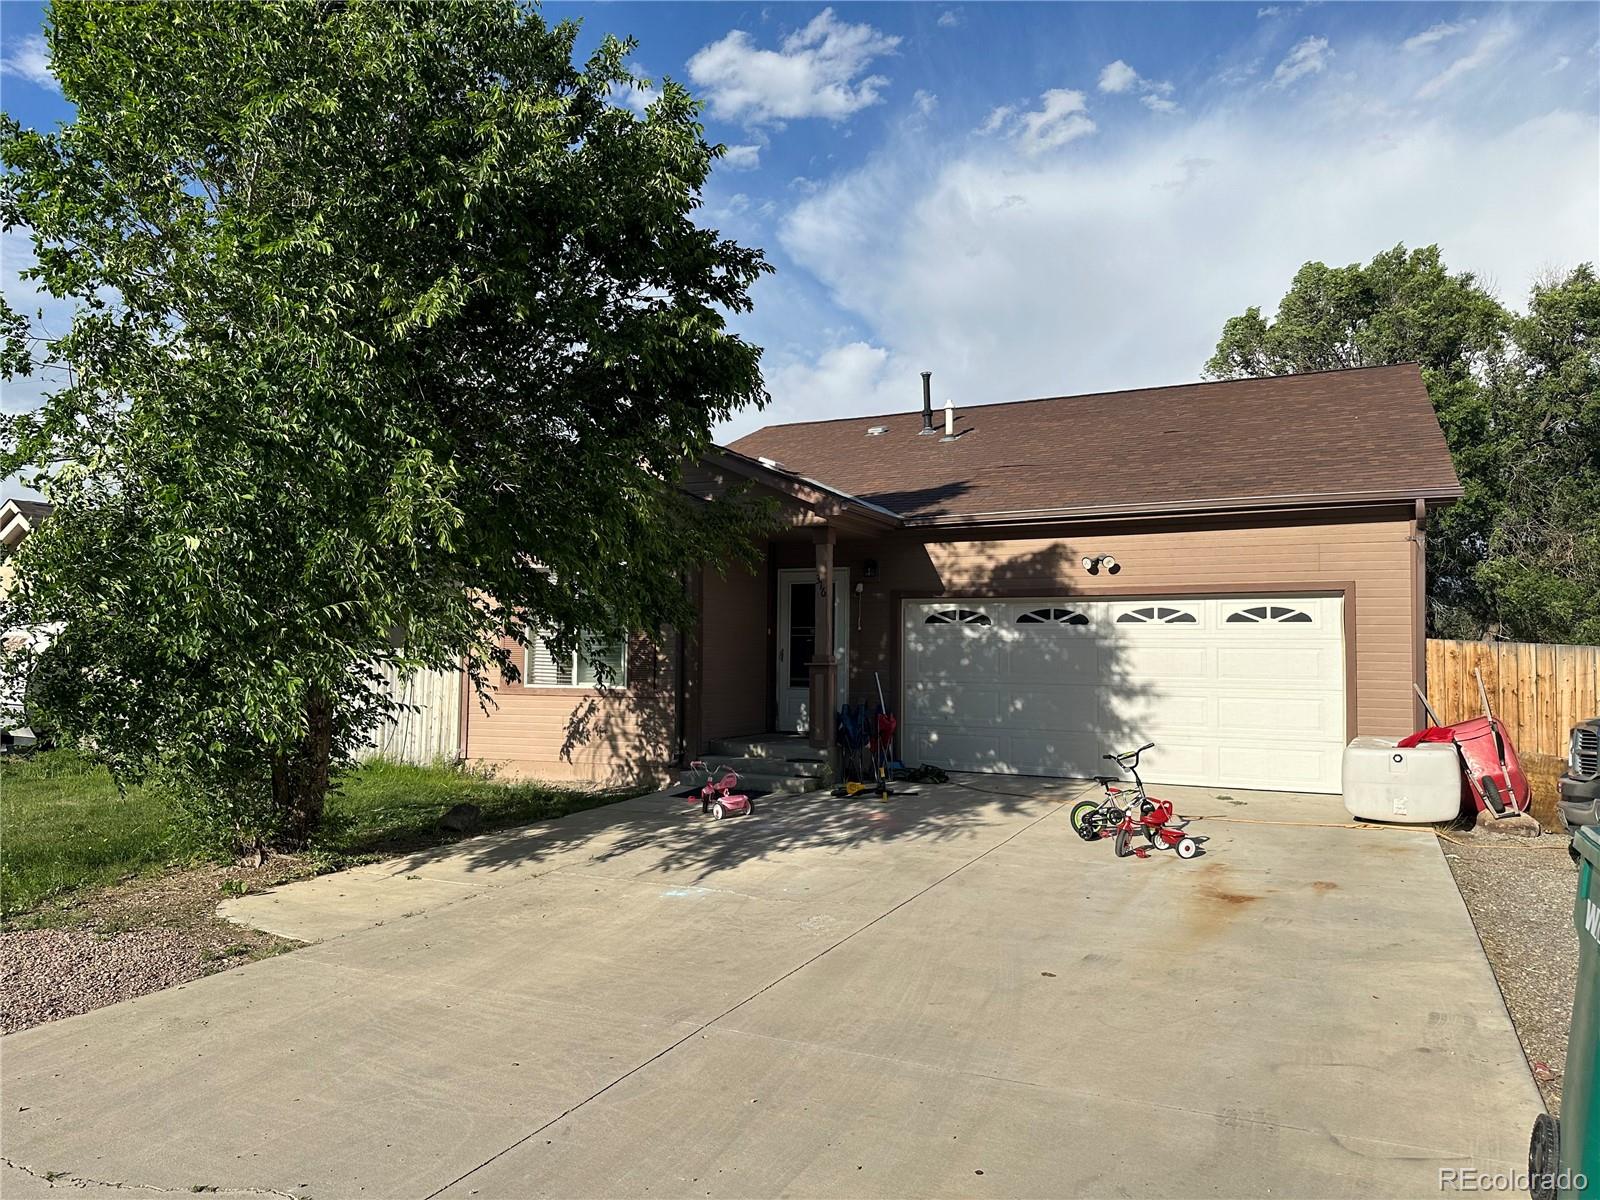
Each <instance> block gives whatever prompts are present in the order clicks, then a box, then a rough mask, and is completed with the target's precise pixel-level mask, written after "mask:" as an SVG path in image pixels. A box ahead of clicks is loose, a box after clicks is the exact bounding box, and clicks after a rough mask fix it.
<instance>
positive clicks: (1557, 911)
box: [1440, 830, 1578, 1113]
mask: <svg viewBox="0 0 1600 1200" xmlns="http://www.w3.org/2000/svg"><path fill="white" fill-rule="evenodd" d="M1440 837H1441V839H1442V840H1441V841H1440V848H1441V849H1442V850H1443V851H1444V856H1445V861H1446V862H1448V863H1449V864H1450V872H1451V874H1452V875H1454V876H1455V880H1456V886H1457V887H1458V888H1460V889H1461V896H1462V899H1464V900H1465V901H1466V903H1467V911H1468V912H1470V913H1471V914H1472V923H1473V925H1474V926H1476V927H1477V930H1478V939H1479V940H1480V941H1481V942H1482V943H1483V949H1484V953H1485V954H1487V955H1488V957H1489V964H1490V966H1492V967H1493V968H1494V974H1495V979H1496V980H1498V981H1499V984H1500V993H1501V995H1502V996H1504V997H1505V1001H1506V1008H1507V1010H1508V1011H1509V1012H1510V1013H1511V1022H1512V1024H1513V1025H1515V1026H1516V1030H1517V1037H1518V1038H1519V1039H1520V1040H1521V1042H1522V1050H1523V1053H1525V1054H1526V1055H1527V1056H1528V1062H1529V1064H1530V1065H1531V1066H1532V1067H1533V1076H1534V1079H1535V1081H1536V1082H1537V1083H1538V1085H1539V1091H1540V1093H1541V1094H1542V1095H1543V1096H1544V1100H1545V1104H1546V1106H1547V1107H1548V1108H1549V1109H1550V1111H1551V1112H1552V1113H1559V1112H1560V1109H1561V1073H1562V1071H1563V1070H1564V1069H1565V1067H1566V1062H1567V1031H1568V1029H1569V1027H1570V1026H1571V1023H1572V998H1573V992H1574V990H1575V989H1576V987H1577V981H1578V936H1577V931H1576V930H1575V929H1574V928H1573V925H1572V904H1573V898H1574V897H1575V896H1576V895H1577V891H1578V869H1577V867H1575V866H1574V865H1573V863H1572V859H1571V857H1570V856H1569V855H1568V854H1567V842H1568V839H1567V838H1566V837H1565V836H1562V835H1557V834H1545V835H1544V836H1542V837H1539V838H1535V839H1531V840H1526V841H1525V840H1523V839H1520V838H1511V837H1505V836H1502V835H1500V834H1494V833H1483V832H1479V831H1476V830H1472V831H1466V832H1462V831H1457V830H1452V831H1450V832H1449V833H1442V834H1440Z"/></svg>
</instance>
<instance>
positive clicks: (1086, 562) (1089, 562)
mask: <svg viewBox="0 0 1600 1200" xmlns="http://www.w3.org/2000/svg"><path fill="white" fill-rule="evenodd" d="M1094 564H1095V560H1094V559H1093V558H1091V557H1090V556H1089V555H1087V554H1085V555H1084V556H1083V569H1084V570H1085V571H1092V570H1094Z"/></svg>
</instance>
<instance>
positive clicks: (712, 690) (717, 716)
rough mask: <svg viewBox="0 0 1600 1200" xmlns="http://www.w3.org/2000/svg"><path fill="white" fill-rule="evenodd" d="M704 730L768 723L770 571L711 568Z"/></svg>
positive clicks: (757, 728)
mask: <svg viewBox="0 0 1600 1200" xmlns="http://www.w3.org/2000/svg"><path fill="white" fill-rule="evenodd" d="M701 613H702V627H703V628H704V629H705V646H704V648H703V650H702V652H701V653H702V658H701V670H702V672H703V675H702V680H701V696H702V698H703V699H702V701H701V703H702V704H703V706H704V707H703V708H702V710H701V712H702V715H701V721H702V736H703V737H704V738H706V739H707V740H709V739H711V738H717V737H732V736H734V735H736V734H743V733H762V732H764V731H765V730H766V727H767V670H766V657H767V575H766V571H765V570H758V571H756V572H750V571H746V570H744V569H743V568H741V567H737V566H735V567H730V568H729V569H728V572H727V574H726V576H723V575H719V574H718V573H717V571H716V570H715V569H713V568H709V567H708V568H707V569H706V572H705V594H704V597H703V599H702V600H701Z"/></svg>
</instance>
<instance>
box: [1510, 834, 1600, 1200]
mask: <svg viewBox="0 0 1600 1200" xmlns="http://www.w3.org/2000/svg"><path fill="white" fill-rule="evenodd" d="M1572 848H1573V850H1574V851H1576V852H1577V854H1578V856H1579V857H1578V899H1577V902H1576V903H1575V904H1574V905H1573V907H1572V923H1573V924H1574V925H1576V926H1577V927H1578V987H1577V992H1576V994H1575V995H1574V996H1573V998H1572V1028H1571V1030H1570V1031H1569V1034H1568V1040H1567V1069H1566V1073H1565V1074H1564V1075H1563V1076H1562V1077H1561V1120H1560V1121H1557V1120H1555V1119H1554V1118H1553V1117H1550V1116H1548V1115H1546V1114H1544V1113H1540V1114H1539V1117H1538V1119H1537V1120H1535V1121H1534V1123H1533V1140H1532V1141H1531V1142H1530V1143H1529V1146H1528V1185H1529V1190H1530V1192H1531V1193H1532V1195H1533V1197H1534V1200H1581V1197H1584V1196H1600V828H1597V827H1595V826H1593V825H1585V826H1581V827H1580V828H1579V829H1578V831H1577V833H1576V834H1575V835H1574V837H1573V839H1572ZM1591 1180H1592V1181H1594V1182H1593V1185H1592V1186H1591V1183H1590V1181H1591Z"/></svg>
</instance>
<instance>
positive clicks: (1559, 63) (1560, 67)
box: [1545, 54, 1572, 75]
mask: <svg viewBox="0 0 1600 1200" xmlns="http://www.w3.org/2000/svg"><path fill="white" fill-rule="evenodd" d="M1571 65H1572V56H1571V55H1570V54H1558V55H1556V60H1555V62H1553V63H1551V64H1550V69H1549V70H1548V71H1546V72H1545V74H1546V75H1554V74H1555V73H1556V72H1557V71H1565V70H1566V69H1567V68H1568V67H1570V66H1571Z"/></svg>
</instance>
